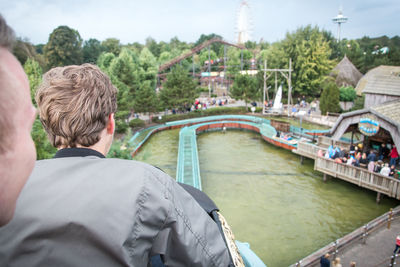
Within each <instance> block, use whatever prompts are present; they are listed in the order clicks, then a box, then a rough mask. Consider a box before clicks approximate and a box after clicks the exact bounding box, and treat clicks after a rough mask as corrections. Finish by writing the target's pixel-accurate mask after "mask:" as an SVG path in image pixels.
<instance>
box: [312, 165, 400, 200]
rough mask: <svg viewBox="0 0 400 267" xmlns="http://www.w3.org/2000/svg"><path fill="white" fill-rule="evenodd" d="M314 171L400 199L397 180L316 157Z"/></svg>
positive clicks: (399, 188) (398, 181)
mask: <svg viewBox="0 0 400 267" xmlns="http://www.w3.org/2000/svg"><path fill="white" fill-rule="evenodd" d="M314 169H315V170H317V171H322V172H324V173H327V174H329V175H331V176H333V177H340V178H341V179H343V180H346V181H348V182H350V183H353V184H357V185H358V186H361V187H364V188H368V189H371V190H374V191H377V192H380V193H383V194H385V195H388V196H389V197H393V198H396V199H400V185H399V184H400V180H397V179H395V178H392V177H388V176H384V175H381V174H379V173H374V172H370V171H368V170H366V169H363V168H360V167H355V166H352V165H347V164H345V163H338V162H335V161H333V160H332V159H327V158H323V157H316V159H315V165H314Z"/></svg>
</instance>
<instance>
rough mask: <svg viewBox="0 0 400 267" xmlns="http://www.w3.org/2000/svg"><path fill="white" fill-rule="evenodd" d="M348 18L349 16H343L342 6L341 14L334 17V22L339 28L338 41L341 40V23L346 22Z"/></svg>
mask: <svg viewBox="0 0 400 267" xmlns="http://www.w3.org/2000/svg"><path fill="white" fill-rule="evenodd" d="M347 20H348V18H347V17H345V16H343V11H342V7H340V8H339V14H338V15H337V16H336V17H334V18H333V19H332V21H333V23H335V24H337V25H338V30H337V40H338V42H340V25H341V24H342V23H346V22H347Z"/></svg>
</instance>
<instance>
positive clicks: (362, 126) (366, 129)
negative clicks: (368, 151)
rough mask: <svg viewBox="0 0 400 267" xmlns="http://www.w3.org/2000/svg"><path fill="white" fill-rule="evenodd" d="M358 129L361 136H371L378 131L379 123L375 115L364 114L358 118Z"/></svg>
mask: <svg viewBox="0 0 400 267" xmlns="http://www.w3.org/2000/svg"><path fill="white" fill-rule="evenodd" d="M358 129H359V130H360V132H361V133H362V134H363V135H366V136H373V135H376V134H377V133H378V131H379V122H378V119H377V118H376V116H375V115H372V114H366V115H363V116H362V117H361V118H360V122H359V123H358Z"/></svg>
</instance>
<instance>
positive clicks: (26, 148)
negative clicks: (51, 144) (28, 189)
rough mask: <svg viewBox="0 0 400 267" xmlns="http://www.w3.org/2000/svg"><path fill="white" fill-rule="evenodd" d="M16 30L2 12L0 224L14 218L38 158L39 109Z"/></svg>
mask: <svg viewBox="0 0 400 267" xmlns="http://www.w3.org/2000/svg"><path fill="white" fill-rule="evenodd" d="M13 40H14V33H13V31H12V29H11V28H10V27H9V26H8V25H7V24H6V22H5V20H4V19H3V17H2V16H1V15H0V226H2V225H4V224H6V223H7V222H8V221H9V220H11V218H12V216H13V214H14V210H15V204H16V201H17V198H18V195H19V193H20V192H21V190H22V187H23V186H24V184H25V182H26V180H27V179H28V177H29V175H30V173H31V171H32V169H33V166H34V164H35V160H36V151H35V145H34V143H33V141H32V137H31V134H30V132H31V129H32V125H33V122H34V120H35V115H36V111H35V108H34V107H33V105H32V102H31V97H30V89H29V82H28V78H27V77H26V74H25V72H24V70H23V68H22V66H21V64H20V63H19V62H18V60H17V59H16V58H15V57H14V56H13V54H12V53H11V49H12V44H13Z"/></svg>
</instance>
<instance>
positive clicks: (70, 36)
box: [44, 26, 83, 68]
mask: <svg viewBox="0 0 400 267" xmlns="http://www.w3.org/2000/svg"><path fill="white" fill-rule="evenodd" d="M44 55H45V57H46V60H47V67H48V68H52V67H56V66H65V65H73V64H77V65H79V64H81V63H82V60H83V53H82V38H81V36H80V35H79V32H78V31H76V30H74V29H71V28H69V27H67V26H59V27H57V28H56V29H55V30H54V31H53V32H52V33H51V34H50V37H49V41H48V42H47V44H46V46H45V47H44Z"/></svg>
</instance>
